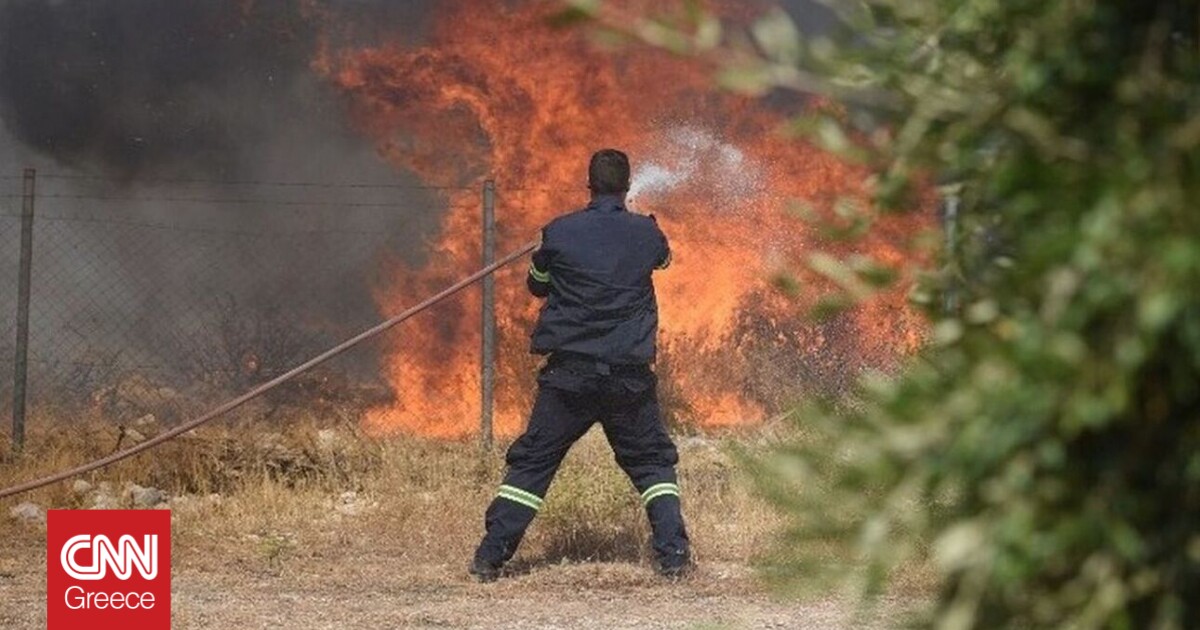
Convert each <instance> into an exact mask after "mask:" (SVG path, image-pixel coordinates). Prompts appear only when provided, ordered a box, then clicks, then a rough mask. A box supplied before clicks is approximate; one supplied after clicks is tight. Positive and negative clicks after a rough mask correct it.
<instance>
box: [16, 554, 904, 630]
mask: <svg viewBox="0 0 1200 630" xmlns="http://www.w3.org/2000/svg"><path fill="white" fill-rule="evenodd" d="M18 551H19V550H17V549H13V548H11V547H9V548H7V549H5V550H4V552H3V555H2V556H0V557H2V558H3V560H2V563H0V593H2V595H0V627H4V628H14V629H15V628H42V627H45V554H44V552H37V553H32V551H33V550H30V549H25V550H24V551H26V552H27V553H23V554H22V553H18ZM454 560H455V561H448V562H446V563H444V564H418V565H412V564H408V563H407V562H406V561H405V558H404V557H375V556H362V555H359V554H356V553H347V554H346V555H344V556H335V557H324V558H313V559H311V560H309V561H306V562H303V563H290V564H284V565H283V566H281V567H278V568H275V569H270V568H265V567H264V566H262V565H261V564H259V563H257V562H243V561H239V560H238V559H237V558H224V559H221V560H219V561H217V562H214V561H213V559H211V558H208V559H204V560H201V559H199V558H190V557H189V554H188V553H186V552H184V553H181V554H180V555H179V556H178V557H177V558H176V559H175V562H174V563H173V564H174V565H175V566H174V575H173V576H172V577H173V601H172V614H173V618H174V624H173V625H174V627H175V628H539V629H540V628H577V627H593V628H848V627H853V628H862V627H885V625H886V624H884V623H882V622H883V621H885V620H886V618H889V617H892V615H893V614H894V612H895V611H899V610H902V606H901V602H896V601H892V602H885V603H884V605H883V607H882V609H881V616H879V617H877V618H876V620H875V622H874V623H871V622H868V621H866V620H862V619H858V620H854V619H852V618H851V615H850V613H851V610H850V608H849V607H848V606H847V605H845V604H843V603H841V602H839V601H837V600H822V601H815V602H807V603H804V602H801V603H793V602H783V601H780V600H777V599H774V598H772V597H771V596H769V595H768V594H766V593H765V592H763V590H762V589H761V588H760V587H758V586H757V585H756V583H755V581H754V580H753V577H752V574H751V571H750V570H749V569H748V568H747V567H745V566H738V565H735V564H728V563H725V564H706V565H703V566H701V568H700V569H699V570H698V571H697V573H696V574H695V575H694V576H692V577H691V578H689V579H686V580H684V581H681V582H678V583H670V582H666V581H664V580H662V579H660V578H658V577H657V576H655V575H654V574H653V573H651V572H650V570H649V568H648V567H646V566H641V565H638V564H634V563H628V562H616V563H560V564H553V565H540V566H518V567H517V569H516V574H515V575H511V576H508V577H506V578H505V579H502V580H501V581H499V582H497V583H494V584H476V583H474V582H473V581H471V580H469V579H468V578H467V576H466V575H465V572H464V571H463V566H462V564H463V563H462V562H461V559H458V558H455V559H454ZM889 611H892V612H889Z"/></svg>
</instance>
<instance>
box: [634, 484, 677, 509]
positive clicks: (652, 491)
mask: <svg viewBox="0 0 1200 630" xmlns="http://www.w3.org/2000/svg"><path fill="white" fill-rule="evenodd" d="M667 495H671V496H676V497H677V496H679V486H677V485H675V484H673V483H656V484H654V485H653V486H650V487H649V488H646V491H645V492H643V493H642V505H650V502H651V501H653V500H655V499H657V498H658V497H665V496H667Z"/></svg>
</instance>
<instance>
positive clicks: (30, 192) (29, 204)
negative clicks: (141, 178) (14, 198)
mask: <svg viewBox="0 0 1200 630" xmlns="http://www.w3.org/2000/svg"><path fill="white" fill-rule="evenodd" d="M36 190H37V171H36V170H35V169H32V168H27V169H25V177H24V186H23V190H22V195H23V202H22V204H21V268H20V276H19V279H18V283H19V284H18V285H17V351H16V357H15V358H14V360H13V402H12V422H13V426H12V448H13V452H14V453H19V452H20V451H21V450H22V449H24V448H25V387H26V384H27V381H28V376H29V296H30V279H31V273H32V270H33V203H34V198H35V195H36Z"/></svg>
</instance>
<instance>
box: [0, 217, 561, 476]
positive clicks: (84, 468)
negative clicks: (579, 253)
mask: <svg viewBox="0 0 1200 630" xmlns="http://www.w3.org/2000/svg"><path fill="white" fill-rule="evenodd" d="M537 245H538V244H537V241H534V242H531V243H526V244H525V245H523V246H522V247H520V248H518V249H517V250H516V251H514V252H512V253H511V254H508V255H507V256H505V257H503V258H501V259H499V260H497V261H496V262H494V263H492V264H490V265H488V266H486V267H484V268H483V269H480V270H479V271H476V272H475V273H473V274H471V275H469V276H467V277H466V278H463V279H462V280H459V281H458V282H456V283H454V284H452V285H450V286H449V287H446V288H445V289H443V290H442V292H441V293H438V294H437V295H434V296H432V297H429V298H426V299H425V300H424V301H423V302H421V303H419V304H417V305H416V306H413V307H411V308H409V309H408V310H406V311H404V312H402V313H400V314H399V315H396V316H394V317H392V318H390V319H387V320H385V321H383V322H380V323H379V324H376V325H375V326H374V327H372V328H370V329H368V330H365V331H363V332H361V333H359V334H358V335H355V336H354V337H351V338H350V339H347V340H346V341H343V342H342V343H340V344H338V345H337V346H334V347H333V348H330V349H329V350H326V351H325V352H322V353H321V354H318V355H317V356H315V357H313V358H311V359H309V360H308V361H305V362H304V363H301V364H300V365H297V366H296V367H294V368H292V369H290V370H288V371H287V372H284V373H283V374H280V375H279V376H276V377H275V378H273V379H271V380H269V381H265V382H263V383H261V384H259V385H257V386H255V387H254V388H252V389H250V390H248V391H247V392H245V393H244V394H242V395H240V396H238V397H236V398H233V399H230V400H228V401H226V402H225V403H223V404H221V405H219V406H217V407H215V408H213V409H212V410H211V411H209V412H208V413H205V414H204V415H202V416H200V417H198V418H196V419H194V420H189V421H188V422H185V423H184V424H181V425H179V426H177V427H175V428H173V429H170V430H169V431H165V432H163V433H161V434H159V435H157V436H155V437H153V438H151V439H149V440H146V441H145V442H141V443H139V444H136V445H134V446H131V447H129V448H127V449H124V450H121V451H117V452H116V453H113V454H111V455H109V456H107V457H102V458H100V459H97V460H95V461H92V462H89V463H87V464H83V465H81V466H77V467H75V468H71V469H69V470H64V471H62V472H58V473H55V474H53V475H48V476H46V477H42V478H41V479H34V480H32V481H27V482H25V483H23V484H20V485H16V486H12V487H11V488H4V489H3V490H0V499H4V498H7V497H11V496H15V495H18V494H21V493H24V492H29V491H30V490H36V489H38V488H42V487H44V486H48V485H50V484H52V483H57V482H59V481H64V480H67V479H70V478H71V477H75V476H78V475H82V474H84V473H88V472H91V471H93V470H97V469H100V468H104V467H105V466H109V465H111V464H115V463H117V462H119V461H121V460H123V459H126V458H128V457H133V456H134V455H137V454H138V453H141V452H142V451H147V450H149V449H152V448H154V447H156V446H158V445H159V444H162V443H164V442H168V441H170V440H173V439H175V438H177V437H179V436H180V435H183V434H184V433H187V432H189V431H191V430H193V429H195V428H196V427H199V426H200V425H202V424H206V423H208V422H211V421H213V420H215V419H217V418H218V417H220V416H221V415H223V414H225V413H227V412H230V411H233V410H234V409H237V408H238V407H240V406H242V405H244V404H246V403H247V402H249V401H251V400H253V399H254V398H257V397H258V396H261V395H263V394H265V393H267V392H269V391H271V390H272V389H275V388H276V387H279V386H280V385H283V384H284V383H286V382H288V381H290V380H292V379H293V378H296V377H297V376H300V375H301V374H303V373H305V372H307V371H309V370H311V369H312V368H314V367H316V366H318V365H320V364H322V363H324V362H326V361H328V360H330V359H332V358H334V357H336V356H338V355H340V354H342V353H344V352H346V351H347V350H349V349H351V348H353V347H355V346H357V345H359V344H361V343H362V342H364V341H367V340H368V339H372V338H374V337H377V336H379V335H380V334H383V333H384V332H386V331H388V330H390V329H391V328H393V327H395V326H396V325H398V324H400V323H401V322H403V321H405V320H407V319H409V318H411V317H412V316H414V315H416V314H417V313H420V312H421V311H424V310H425V309H428V308H429V307H431V306H433V305H434V304H437V303H439V302H441V301H442V300H445V299H446V298H448V297H450V296H452V295H454V294H456V293H458V292H459V291H462V290H463V289H465V288H467V287H469V286H471V285H473V284H475V283H476V282H479V281H480V280H482V279H483V278H485V277H487V276H488V275H490V274H492V273H495V272H496V271H498V270H499V269H501V268H503V267H506V266H508V265H510V264H512V263H514V262H516V261H518V260H520V259H521V258H522V257H524V256H525V255H526V254H528V253H529V252H531V251H533V250H534V248H536V247H537Z"/></svg>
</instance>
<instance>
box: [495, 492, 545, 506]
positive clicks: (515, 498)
mask: <svg viewBox="0 0 1200 630" xmlns="http://www.w3.org/2000/svg"><path fill="white" fill-rule="evenodd" d="M496 496H498V497H500V498H502V499H508V500H509V501H512V502H513V503H520V504H521V505H524V506H525V507H527V508H530V509H532V510H533V511H534V512H537V511H539V510H541V509H542V498H541V497H539V496H538V495H536V494H533V493H532V492H526V491H524V490H522V489H520V488H517V487H515V486H500V491H499V492H497V493H496Z"/></svg>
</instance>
